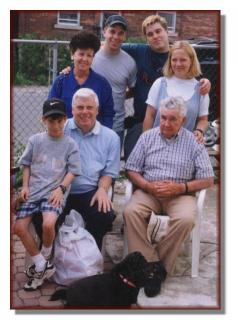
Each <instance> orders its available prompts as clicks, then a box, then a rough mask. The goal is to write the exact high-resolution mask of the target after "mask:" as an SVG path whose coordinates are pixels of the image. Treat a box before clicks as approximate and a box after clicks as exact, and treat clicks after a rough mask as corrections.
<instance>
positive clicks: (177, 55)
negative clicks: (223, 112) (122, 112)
mask: <svg viewBox="0 0 238 327" xmlns="http://www.w3.org/2000/svg"><path fill="white" fill-rule="evenodd" d="M163 72H164V77H161V78H158V79H157V80H156V81H155V82H154V84H153V85H152V87H151V89H150V92H149V94H148V99H147V101H146V103H147V105H148V106H147V109H146V116H145V120H144V123H143V129H144V130H147V129H149V128H152V127H156V126H158V125H159V123H160V113H159V107H160V102H161V100H163V99H164V98H167V97H168V96H182V97H183V99H184V100H185V103H186V107H187V116H186V122H185V123H184V127H185V128H187V129H188V130H190V131H193V133H194V134H195V136H196V139H197V141H198V142H199V143H203V139H204V138H203V135H204V132H205V131H206V128H207V124H208V107H209V96H208V95H207V94H206V95H200V93H199V81H197V80H196V79H195V77H197V76H199V75H200V74H201V69H200V64H199V62H198V58H197V55H196V52H195V50H194V49H193V47H192V46H191V45H190V44H189V43H188V42H187V41H177V42H175V43H174V45H173V46H172V47H171V49H170V52H169V57H168V60H167V62H166V64H165V67H164V69H163Z"/></svg>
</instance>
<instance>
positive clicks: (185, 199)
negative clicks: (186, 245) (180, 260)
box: [157, 195, 197, 273]
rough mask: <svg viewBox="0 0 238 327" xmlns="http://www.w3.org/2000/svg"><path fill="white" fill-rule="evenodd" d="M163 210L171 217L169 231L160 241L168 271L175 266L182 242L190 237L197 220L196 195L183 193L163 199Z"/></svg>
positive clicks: (161, 255) (160, 249)
mask: <svg viewBox="0 0 238 327" xmlns="http://www.w3.org/2000/svg"><path fill="white" fill-rule="evenodd" d="M162 204H163V212H164V213H166V214H167V215H168V216H169V217H170V224H169V232H168V234H167V235H166V236H165V237H164V238H163V239H162V240H161V241H160V242H159V243H158V245H157V249H158V252H159V258H160V260H161V261H162V262H163V264H164V267H165V269H166V271H167V272H168V273H171V272H172V271H173V268H174V264H175V260H176V258H177V256H178V254H179V251H180V248H181V245H182V243H183V242H184V241H185V240H186V239H187V238H188V236H189V234H190V232H191V230H192V229H193V226H194V224H195V221H196V215H197V205H196V198H195V196H191V195H182V196H178V197H175V198H173V199H171V200H162Z"/></svg>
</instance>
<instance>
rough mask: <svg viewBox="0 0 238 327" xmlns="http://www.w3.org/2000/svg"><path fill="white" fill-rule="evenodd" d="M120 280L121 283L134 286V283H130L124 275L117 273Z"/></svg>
mask: <svg viewBox="0 0 238 327" xmlns="http://www.w3.org/2000/svg"><path fill="white" fill-rule="evenodd" d="M119 276H120V278H121V280H122V281H123V283H125V284H127V285H129V286H131V287H136V285H135V284H134V283H132V282H131V281H129V280H128V279H127V278H126V277H124V276H123V275H121V274H119Z"/></svg>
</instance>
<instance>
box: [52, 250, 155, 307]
mask: <svg viewBox="0 0 238 327" xmlns="http://www.w3.org/2000/svg"><path fill="white" fill-rule="evenodd" d="M148 276H149V264H148V262H147V261H146V259H145V258H144V256H143V255H142V254H141V253H140V252H133V253H130V254H129V255H128V256H127V257H126V258H125V259H124V260H123V261H122V262H120V263H119V264H117V265H116V266H115V267H114V268H113V269H112V270H111V272H110V273H104V274H99V275H94V276H89V277H86V278H83V279H80V280H78V281H76V282H74V283H72V285H70V286H69V288H67V289H62V290H58V291H56V292H55V293H54V294H53V295H52V296H51V298H50V301H56V300H59V299H63V300H65V301H66V306H70V307H72V306H73V307H115V306H116V307H128V306H130V305H131V304H132V303H136V300H137V295H138V293H139V290H140V288H141V287H143V286H144V285H145V283H146V280H147V278H148Z"/></svg>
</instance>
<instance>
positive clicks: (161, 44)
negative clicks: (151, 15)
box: [145, 22, 169, 52]
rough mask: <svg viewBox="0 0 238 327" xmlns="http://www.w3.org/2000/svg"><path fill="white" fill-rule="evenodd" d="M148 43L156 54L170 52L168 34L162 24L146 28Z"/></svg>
mask: <svg viewBox="0 0 238 327" xmlns="http://www.w3.org/2000/svg"><path fill="white" fill-rule="evenodd" d="M145 36H146V40H147V43H148V44H149V46H150V47H151V48H152V50H154V51H156V52H167V51H168V50H169V39H168V32H167V31H166V30H165V29H164V28H163V27H162V25H161V24H160V23H158V22H157V23H154V24H152V25H148V26H147V27H146V28H145Z"/></svg>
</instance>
